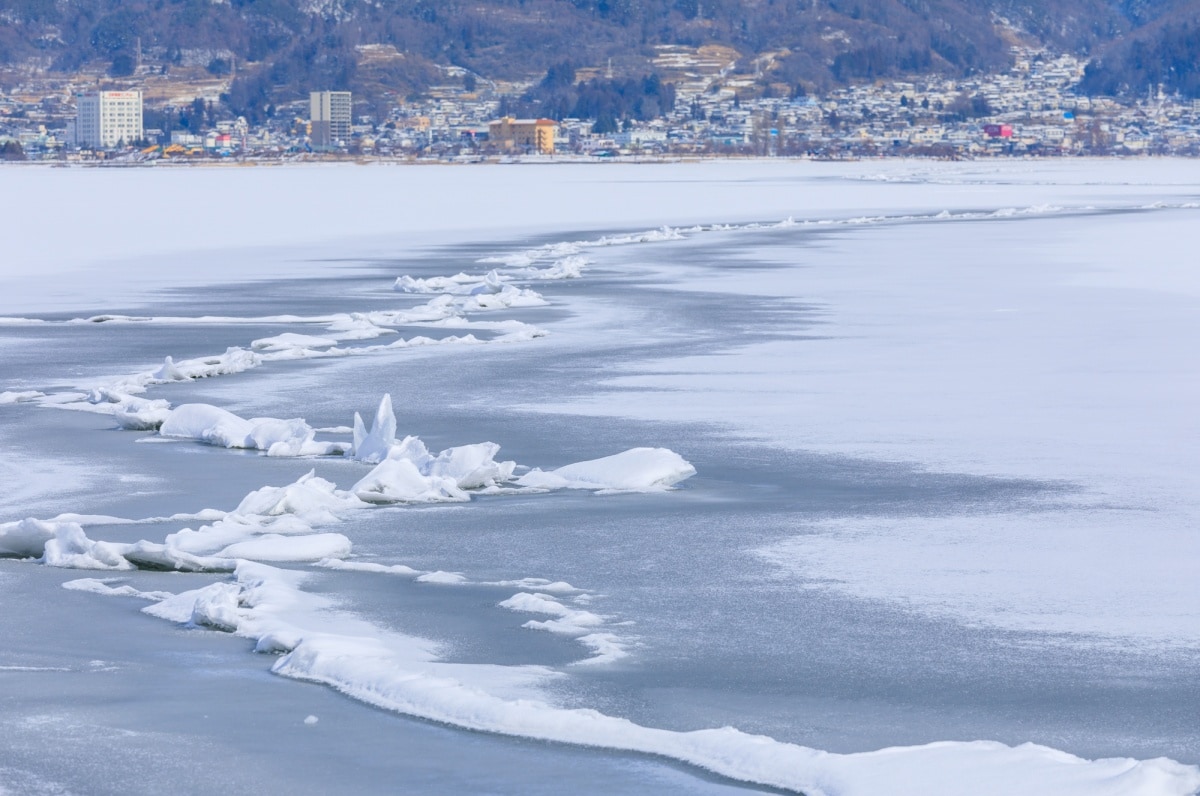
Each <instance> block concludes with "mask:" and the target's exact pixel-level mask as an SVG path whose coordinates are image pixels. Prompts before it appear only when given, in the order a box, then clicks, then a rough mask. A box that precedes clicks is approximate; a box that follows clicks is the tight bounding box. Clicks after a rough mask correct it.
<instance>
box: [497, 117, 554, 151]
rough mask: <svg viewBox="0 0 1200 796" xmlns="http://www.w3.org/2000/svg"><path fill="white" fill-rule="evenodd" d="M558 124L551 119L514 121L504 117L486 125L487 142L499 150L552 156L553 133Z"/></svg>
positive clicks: (511, 118)
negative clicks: (514, 150)
mask: <svg viewBox="0 0 1200 796" xmlns="http://www.w3.org/2000/svg"><path fill="white" fill-rule="evenodd" d="M557 127H558V124H557V123H556V122H554V121H553V120H551V119H514V118H513V117H511V116H504V117H502V118H500V119H497V120H496V121H494V122H490V123H489V124H488V140H489V141H491V142H492V143H493V144H494V145H496V146H497V147H499V148H500V149H517V150H521V151H531V152H537V153H539V154H542V155H553V154H554V131H555V130H556V129H557Z"/></svg>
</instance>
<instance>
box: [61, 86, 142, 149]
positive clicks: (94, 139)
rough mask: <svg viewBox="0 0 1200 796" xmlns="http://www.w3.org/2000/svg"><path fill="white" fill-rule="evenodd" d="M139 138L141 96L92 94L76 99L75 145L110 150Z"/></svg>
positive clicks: (109, 92) (131, 93) (107, 92)
mask: <svg viewBox="0 0 1200 796" xmlns="http://www.w3.org/2000/svg"><path fill="white" fill-rule="evenodd" d="M142 137H143V134H142V92H140V91H93V92H91V93H89V94H84V95H83V96H81V97H79V99H78V102H77V105H76V115H75V143H77V144H79V145H80V146H86V147H92V148H94V149H112V148H113V147H115V146H117V144H119V143H122V142H124V143H125V144H132V143H133V142H134V141H140V140H141V139H142Z"/></svg>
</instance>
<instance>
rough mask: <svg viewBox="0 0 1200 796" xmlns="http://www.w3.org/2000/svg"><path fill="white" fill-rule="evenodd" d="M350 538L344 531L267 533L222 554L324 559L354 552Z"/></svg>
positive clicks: (237, 556)
mask: <svg viewBox="0 0 1200 796" xmlns="http://www.w3.org/2000/svg"><path fill="white" fill-rule="evenodd" d="M350 548H351V544H350V540H349V539H347V538H346V537H345V536H343V535H342V534H340V533H314V534H311V535H307V536H281V535H279V534H264V535H261V536H255V537H254V538H252V539H247V540H246V541H244V542H237V543H235V544H231V545H230V546H229V547H226V548H225V549H224V550H222V551H221V552H220V553H219V554H218V556H219V557H221V558H248V559H251V560H254V561H320V560H322V559H325V558H344V557H345V556H348V555H350Z"/></svg>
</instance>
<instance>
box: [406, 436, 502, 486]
mask: <svg viewBox="0 0 1200 796" xmlns="http://www.w3.org/2000/svg"><path fill="white" fill-rule="evenodd" d="M499 452H500V446H499V445H497V444H496V443H494V442H479V443H476V444H474V445H461V446H459V447H457V448H447V449H446V450H444V451H442V452H441V453H439V454H438V455H437V458H435V459H434V460H433V461H432V462H430V463H429V465H428V470H427V472H428V474H429V475H431V476H433V477H440V478H449V479H452V480H453V481H454V483H455V484H457V485H458V487H459V488H460V489H482V488H485V487H489V486H496V485H497V484H498V483H500V482H503V481H508V480H509V479H510V478H512V474H513V470H514V469H515V468H516V466H517V464H516V462H497V461H496V460H495V458H494V457H495V455H496V454H497V453H499Z"/></svg>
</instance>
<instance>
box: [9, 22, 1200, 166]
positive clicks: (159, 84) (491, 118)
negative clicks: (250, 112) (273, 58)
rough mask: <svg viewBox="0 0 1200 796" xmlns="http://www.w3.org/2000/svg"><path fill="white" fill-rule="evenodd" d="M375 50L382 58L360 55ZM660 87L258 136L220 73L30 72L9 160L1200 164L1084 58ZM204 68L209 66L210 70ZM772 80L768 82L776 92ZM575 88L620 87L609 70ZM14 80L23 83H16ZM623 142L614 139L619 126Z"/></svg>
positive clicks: (435, 100) (517, 89) (1148, 96)
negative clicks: (1103, 159) (937, 73)
mask: <svg viewBox="0 0 1200 796" xmlns="http://www.w3.org/2000/svg"><path fill="white" fill-rule="evenodd" d="M366 46H367V47H380V46H381V45H366ZM656 52H657V57H656V58H655V59H654V61H653V66H654V75H655V78H654V79H656V80H660V81H661V82H662V83H663V84H664V85H665V84H670V87H671V88H672V92H671V94H672V95H673V98H674V104H673V107H669V108H663V109H661V110H660V112H659V113H658V114H657V115H656V116H655V117H654V118H649V119H645V120H638V119H631V118H626V119H624V120H621V121H619V122H618V123H617V124H616V125H613V124H611V123H610V124H603V125H602V124H597V120H596V119H575V118H564V119H561V120H553V119H547V118H540V117H537V116H534V117H530V118H515V117H514V115H513V114H512V113H511V112H510V111H509V108H510V107H511V106H512V105H513V104H514V101H515V100H516V99H517V98H520V97H521V96H522V95H523V94H525V92H527V91H528V90H529V89H530V88H531V87H533V86H535V85H536V84H537V81H536V80H531V81H529V82H527V83H500V82H496V81H490V80H487V79H485V78H483V77H481V76H478V75H474V74H472V73H470V72H468V71H467V70H465V69H462V68H460V67H443V68H442V75H443V77H444V80H443V81H441V84H440V85H436V86H433V87H431V88H430V89H428V90H427V91H424V92H422V93H421V94H420V95H418V96H413V97H405V98H400V97H397V98H396V100H395V102H393V103H391V105H390V109H387V110H386V111H384V112H380V111H378V104H377V103H376V104H375V105H374V108H375V109H376V112H374V113H364V112H363V110H364V108H363V107H360V106H359V105H356V103H355V99H356V98H355V97H354V96H353V95H352V94H351V93H350V92H348V91H331V90H326V89H327V87H324V86H313V87H312V93H311V95H310V97H309V98H308V99H307V100H302V101H298V102H295V103H293V104H290V105H281V106H279V107H276V108H272V109H271V114H270V116H269V118H267V119H265V121H262V122H261V123H259V124H255V125H252V124H249V123H248V122H247V121H246V119H245V118H243V117H234V116H232V114H230V113H228V112H227V110H226V109H225V108H224V107H223V105H222V96H223V95H224V94H225V93H226V92H227V91H228V89H229V85H230V82H231V77H230V75H229V74H228V73H226V74H222V72H227V70H224V69H213V68H211V64H212V61H210V62H209V68H207V69H205V68H201V67H198V66H197V67H195V68H193V69H192V70H191V71H190V72H189V71H188V70H187V69H178V68H177V69H173V70H172V74H171V75H169V76H168V75H167V70H166V69H165V68H161V69H158V68H156V67H155V66H154V65H139V66H138V67H137V69H135V70H134V74H132V75H130V76H128V77H125V78H111V77H107V76H105V75H104V74H88V73H80V74H78V75H73V76H67V75H55V74H51V73H48V72H36V71H32V70H31V71H30V72H29V73H28V74H25V75H22V76H21V80H20V81H19V82H18V83H17V84H16V87H15V88H13V89H12V90H10V91H8V92H6V93H0V159H4V160H9V161H14V160H20V161H62V162H108V163H113V164H118V163H120V164H136V163H148V162H159V161H178V162H192V161H214V160H234V161H238V162H247V161H273V160H336V159H380V160H396V161H431V162H438V161H444V162H475V161H488V160H492V161H494V160H506V159H521V160H548V159H660V158H674V157H704V156H803V157H813V158H822V159H838V158H864V157H883V156H904V157H935V158H944V159H958V158H980V157H993V156H995V157H1000V156H1018V157H1021V156H1026V157H1028V156H1075V155H1092V156H1102V155H1191V156H1194V155H1198V154H1200V100H1187V99H1183V98H1180V97H1177V96H1169V95H1166V94H1164V92H1163V91H1162V89H1161V88H1160V89H1158V90H1157V91H1154V90H1148V91H1147V92H1146V93H1145V95H1144V96H1141V97H1139V98H1138V99H1136V100H1134V101H1119V100H1116V99H1112V98H1098V97H1088V96H1085V95H1083V94H1081V93H1079V92H1077V90H1076V89H1077V86H1078V84H1079V81H1080V79H1081V78H1082V76H1083V73H1084V68H1085V66H1086V62H1085V61H1083V60H1081V59H1078V58H1075V57H1073V56H1069V55H1057V54H1053V53H1049V52H1046V51H1041V50H1033V49H1028V48H1019V47H1014V48H1013V61H1014V65H1013V67H1012V69H1011V70H1009V71H1008V72H1006V73H1003V74H991V75H978V76H975V77H971V78H959V79H950V78H927V79H923V80H912V81H907V82H905V81H886V82H885V81H877V82H874V83H870V84H863V85H856V86H851V87H845V88H841V89H837V90H833V91H830V92H828V93H826V94H824V95H822V96H812V95H808V94H806V93H804V92H803V91H797V90H796V89H795V87H792V86H788V85H786V84H773V83H771V82H770V78H769V76H770V74H771V65H772V64H771V62H772V55H771V54H770V53H768V54H764V55H759V56H757V57H755V58H751V59H746V58H744V57H742V56H740V55H739V54H738V53H737V51H735V50H732V49H731V48H727V47H721V46H716V45H709V46H704V47H698V48H692V47H684V46H661V47H658V48H657V50H656ZM200 60H201V61H202V60H203V58H201V59H200ZM764 75H766V76H767V78H766V79H764ZM572 76H573V77H574V78H575V79H579V80H583V79H584V78H593V79H597V78H598V79H604V78H605V77H607V78H608V79H610V80H611V79H612V73H611V67H609V68H608V69H607V70H606V68H605V67H604V66H600V67H596V68H592V69H580V70H578V71H577V72H574V73H573V75H572ZM9 82H10V84H12V83H13V81H11V80H10V81H9ZM613 128H615V129H613Z"/></svg>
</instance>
